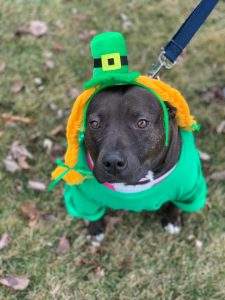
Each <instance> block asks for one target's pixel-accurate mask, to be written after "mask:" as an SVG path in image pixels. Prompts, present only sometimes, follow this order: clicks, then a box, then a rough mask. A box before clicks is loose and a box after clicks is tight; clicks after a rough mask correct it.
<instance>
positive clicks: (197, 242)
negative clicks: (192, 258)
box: [195, 240, 203, 250]
mask: <svg viewBox="0 0 225 300" xmlns="http://www.w3.org/2000/svg"><path fill="white" fill-rule="evenodd" d="M195 246H196V248H197V249H198V250H201V249H202V246H203V242H202V241H200V240H195Z"/></svg>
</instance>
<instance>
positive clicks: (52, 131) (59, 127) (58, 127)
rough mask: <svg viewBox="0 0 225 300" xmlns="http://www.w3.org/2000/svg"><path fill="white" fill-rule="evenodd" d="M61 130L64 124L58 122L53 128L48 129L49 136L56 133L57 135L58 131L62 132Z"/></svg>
mask: <svg viewBox="0 0 225 300" xmlns="http://www.w3.org/2000/svg"><path fill="white" fill-rule="evenodd" d="M62 132H64V126H63V125H62V124H59V125H58V126H56V127H55V128H53V129H52V130H51V131H50V135H51V136H56V135H58V134H59V133H62Z"/></svg>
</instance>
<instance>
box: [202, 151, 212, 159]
mask: <svg viewBox="0 0 225 300" xmlns="http://www.w3.org/2000/svg"><path fill="white" fill-rule="evenodd" d="M199 155H200V158H201V160H203V161H209V160H210V159H211V157H210V155H209V154H208V153H206V152H202V151H199Z"/></svg>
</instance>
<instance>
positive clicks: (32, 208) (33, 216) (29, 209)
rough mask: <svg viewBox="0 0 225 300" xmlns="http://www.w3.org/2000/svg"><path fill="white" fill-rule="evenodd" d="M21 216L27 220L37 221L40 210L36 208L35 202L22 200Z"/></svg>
mask: <svg viewBox="0 0 225 300" xmlns="http://www.w3.org/2000/svg"><path fill="white" fill-rule="evenodd" d="M20 210H21V213H22V215H23V217H25V218H26V219H28V220H29V221H38V220H39V218H40V211H39V210H38V209H37V207H36V204H35V203H31V202H24V203H23V204H22V205H21V207H20Z"/></svg>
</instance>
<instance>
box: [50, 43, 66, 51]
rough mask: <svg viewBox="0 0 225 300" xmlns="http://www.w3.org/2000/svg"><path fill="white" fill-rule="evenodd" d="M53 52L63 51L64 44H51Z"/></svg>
mask: <svg viewBox="0 0 225 300" xmlns="http://www.w3.org/2000/svg"><path fill="white" fill-rule="evenodd" d="M52 50H53V51H54V52H63V51H64V50H65V48H64V46H63V45H62V44H60V43H54V44H53V46H52Z"/></svg>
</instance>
